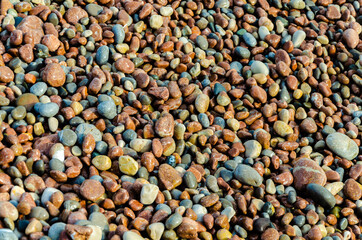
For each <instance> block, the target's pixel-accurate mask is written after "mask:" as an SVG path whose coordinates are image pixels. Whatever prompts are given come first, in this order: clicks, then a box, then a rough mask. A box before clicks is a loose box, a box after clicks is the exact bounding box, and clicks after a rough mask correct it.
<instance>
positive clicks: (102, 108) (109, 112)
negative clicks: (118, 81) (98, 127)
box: [97, 100, 117, 119]
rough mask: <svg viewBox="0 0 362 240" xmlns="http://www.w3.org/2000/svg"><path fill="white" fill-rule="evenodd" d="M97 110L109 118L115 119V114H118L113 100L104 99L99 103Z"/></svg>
mask: <svg viewBox="0 0 362 240" xmlns="http://www.w3.org/2000/svg"><path fill="white" fill-rule="evenodd" d="M97 111H98V113H99V114H101V115H102V116H103V117H105V118H108V119H113V118H114V117H115V116H117V106H116V104H115V103H114V101H113V100H111V101H104V102H101V103H100V104H98V106H97Z"/></svg>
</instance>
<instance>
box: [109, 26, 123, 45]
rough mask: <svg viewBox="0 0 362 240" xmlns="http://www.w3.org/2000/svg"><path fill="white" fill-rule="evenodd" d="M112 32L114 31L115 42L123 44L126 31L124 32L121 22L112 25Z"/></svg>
mask: <svg viewBox="0 0 362 240" xmlns="http://www.w3.org/2000/svg"><path fill="white" fill-rule="evenodd" d="M112 32H113V33H114V42H115V44H121V43H123V41H124V38H125V37H126V33H125V32H124V29H123V26H122V25H120V24H116V25H114V26H113V27H112Z"/></svg>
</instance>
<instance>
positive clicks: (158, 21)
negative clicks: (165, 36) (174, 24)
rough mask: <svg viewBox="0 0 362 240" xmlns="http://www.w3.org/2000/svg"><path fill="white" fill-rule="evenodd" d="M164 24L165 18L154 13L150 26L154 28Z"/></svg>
mask: <svg viewBox="0 0 362 240" xmlns="http://www.w3.org/2000/svg"><path fill="white" fill-rule="evenodd" d="M162 24H163V18H162V16H161V15H157V14H156V15H152V16H151V18H150V27H151V28H153V29H159V28H160V27H161V26H162Z"/></svg>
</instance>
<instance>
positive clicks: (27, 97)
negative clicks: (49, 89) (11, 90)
mask: <svg viewBox="0 0 362 240" xmlns="http://www.w3.org/2000/svg"><path fill="white" fill-rule="evenodd" d="M38 102H39V99H38V97H37V96H36V95H34V94H32V93H24V94H22V95H21V96H19V97H18V98H17V99H16V105H17V106H24V107H25V108H26V110H27V111H30V110H31V109H32V108H33V106H34V105H35V104H36V103H38Z"/></svg>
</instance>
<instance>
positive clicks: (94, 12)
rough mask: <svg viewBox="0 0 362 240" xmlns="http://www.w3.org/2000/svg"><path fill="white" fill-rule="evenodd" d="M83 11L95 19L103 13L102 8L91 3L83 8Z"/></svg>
mask: <svg viewBox="0 0 362 240" xmlns="http://www.w3.org/2000/svg"><path fill="white" fill-rule="evenodd" d="M85 10H87V12H88V13H89V15H91V16H93V17H96V16H98V15H99V14H100V13H101V12H102V11H103V7H102V6H100V5H98V4H93V3H91V4H87V5H86V6H85Z"/></svg>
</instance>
